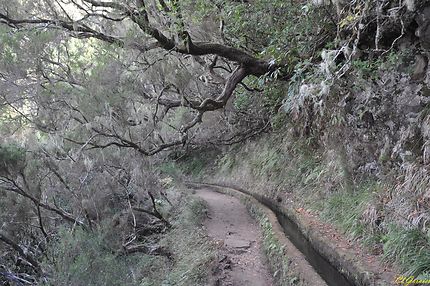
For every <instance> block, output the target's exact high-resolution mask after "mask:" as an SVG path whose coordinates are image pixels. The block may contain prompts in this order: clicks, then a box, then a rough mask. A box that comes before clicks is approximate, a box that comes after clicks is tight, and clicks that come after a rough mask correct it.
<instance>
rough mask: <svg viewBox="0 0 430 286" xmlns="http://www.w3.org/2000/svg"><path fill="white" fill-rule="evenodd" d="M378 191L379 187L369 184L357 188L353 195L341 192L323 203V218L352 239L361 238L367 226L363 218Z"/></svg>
mask: <svg viewBox="0 0 430 286" xmlns="http://www.w3.org/2000/svg"><path fill="white" fill-rule="evenodd" d="M378 189H379V188H378V186H377V185H375V184H373V183H367V184H362V185H361V186H359V187H357V190H355V192H354V193H353V194H351V193H349V192H346V191H345V190H339V191H338V192H337V193H334V194H332V195H330V196H329V197H328V198H327V199H326V201H324V202H323V207H322V210H321V216H322V217H323V218H325V219H327V220H329V221H331V222H333V223H335V224H336V225H337V226H339V227H340V228H341V229H342V230H344V231H345V232H346V233H347V234H349V235H351V236H352V237H354V238H357V237H361V236H363V235H364V234H366V226H365V224H364V223H362V222H361V217H362V215H363V212H364V211H365V209H366V207H367V205H368V203H369V202H370V201H371V200H372V199H373V198H374V197H375V194H376V193H377V192H378Z"/></svg>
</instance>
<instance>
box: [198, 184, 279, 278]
mask: <svg viewBox="0 0 430 286" xmlns="http://www.w3.org/2000/svg"><path fill="white" fill-rule="evenodd" d="M196 195H197V196H198V197H200V198H202V199H203V200H205V201H206V202H207V205H208V218H207V219H206V221H205V223H204V226H205V228H206V230H207V232H208V235H209V236H210V237H211V238H213V239H214V240H215V241H216V242H217V243H219V244H221V245H222V247H221V250H220V251H221V253H220V255H219V259H218V265H217V268H216V269H215V271H214V277H213V279H212V280H214V285H220V286H221V285H222V286H271V285H273V281H272V276H271V274H270V272H269V269H268V265H267V262H266V257H265V256H264V253H263V249H262V236H261V232H260V229H259V227H258V226H257V224H256V222H255V221H254V220H253V219H252V218H251V216H250V215H249V213H248V211H247V209H246V207H245V206H244V205H243V204H242V203H241V202H240V201H239V200H238V199H237V198H234V197H231V196H228V195H224V194H220V193H217V192H213V191H208V190H205V189H201V190H197V191H196Z"/></svg>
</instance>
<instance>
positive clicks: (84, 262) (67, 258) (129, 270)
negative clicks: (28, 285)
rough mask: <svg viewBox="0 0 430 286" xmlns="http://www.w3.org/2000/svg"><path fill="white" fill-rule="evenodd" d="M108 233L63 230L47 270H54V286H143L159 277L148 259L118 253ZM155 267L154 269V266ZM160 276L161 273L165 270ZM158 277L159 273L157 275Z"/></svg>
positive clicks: (50, 256) (51, 249) (47, 264)
mask: <svg viewBox="0 0 430 286" xmlns="http://www.w3.org/2000/svg"><path fill="white" fill-rule="evenodd" d="M106 234H107V232H106V229H102V228H101V229H98V230H96V231H94V232H86V231H84V230H82V229H80V228H77V229H75V231H73V232H71V231H68V230H65V229H62V230H61V231H60V232H59V237H58V241H57V242H56V243H54V244H53V245H51V246H50V248H49V251H48V253H49V255H47V257H49V259H50V260H51V259H52V261H48V260H46V261H45V264H46V268H51V273H52V277H50V279H49V284H50V285H59V286H61V285H64V286H67V285H76V286H80V285H82V286H86V285H94V286H96V285H106V286H107V285H112V286H114V285H139V284H140V280H142V279H143V277H145V276H149V275H155V273H153V272H152V273H151V271H154V265H152V264H153V263H154V262H155V260H154V258H153V257H151V256H147V255H132V256H121V255H118V254H117V253H115V252H114V249H112V247H111V245H110V243H109V241H108V239H107V237H106ZM151 265H152V269H151V267H149V266H151ZM159 266H160V268H159V269H157V272H159V271H161V269H163V267H162V266H161V265H159ZM157 274H158V273H157Z"/></svg>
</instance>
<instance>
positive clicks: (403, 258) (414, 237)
mask: <svg viewBox="0 0 430 286" xmlns="http://www.w3.org/2000/svg"><path fill="white" fill-rule="evenodd" d="M384 241H385V243H384V257H385V258H386V259H387V260H388V261H391V262H394V261H395V262H397V263H398V264H399V265H400V266H401V267H402V269H403V270H404V271H405V272H406V273H405V274H406V275H414V276H418V275H423V274H425V273H427V274H428V273H430V237H429V236H426V235H425V234H424V233H422V232H421V231H420V230H418V229H416V228H411V229H405V228H404V227H399V226H395V225H391V226H390V227H389V229H388V233H387V234H386V235H385V236H384Z"/></svg>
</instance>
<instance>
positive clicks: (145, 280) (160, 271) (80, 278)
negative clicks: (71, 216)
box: [42, 197, 215, 286]
mask: <svg viewBox="0 0 430 286" xmlns="http://www.w3.org/2000/svg"><path fill="white" fill-rule="evenodd" d="M183 200H184V202H183V203H182V204H183V205H182V206H181V208H180V209H179V210H178V211H177V213H176V214H175V215H174V216H172V217H176V218H175V219H174V220H173V221H172V225H173V227H172V229H171V230H170V231H168V232H167V233H165V234H160V235H161V236H164V238H162V239H161V240H160V241H159V242H158V243H159V244H160V245H161V246H164V247H165V248H167V249H168V250H169V252H170V253H172V257H173V260H172V261H170V260H169V259H168V258H167V257H164V256H154V255H147V254H140V253H136V254H133V255H123V254H121V253H119V252H115V251H113V249H115V248H114V247H113V246H114V245H112V233H111V230H109V227H106V226H104V227H103V226H102V227H99V228H98V229H95V230H94V231H92V232H88V231H84V230H82V229H80V228H76V229H75V230H73V231H70V230H66V229H63V230H61V231H60V233H59V235H58V239H57V241H56V242H53V243H52V244H51V245H50V247H49V251H48V253H49V255H48V256H47V257H49V258H47V261H46V263H45V265H46V266H47V265H51V266H50V267H52V268H53V269H51V270H52V271H50V272H51V273H53V275H52V277H48V279H47V282H46V281H45V284H44V283H42V285H59V286H61V285H64V286H66V285H67V286H68V285H75V286H80V285H82V286H86V285H95V286H96V285H100V286H101V285H103V286H109V285H112V286H114V285H130V286H157V285H163V286H169V285H172V286H173V285H175V286H176V285H187V286H188V285H206V278H207V277H208V273H209V271H210V269H211V264H212V261H213V259H214V257H215V256H214V255H215V251H214V249H213V246H212V244H211V243H210V242H209V241H208V239H207V238H206V236H205V235H204V233H203V231H200V224H201V222H202V220H203V219H204V216H205V205H204V204H203V203H202V202H201V201H199V200H197V199H194V198H190V197H186V198H185V199H183ZM148 239H154V238H149V237H148ZM116 248H117V247H116ZM48 260H49V261H48Z"/></svg>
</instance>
